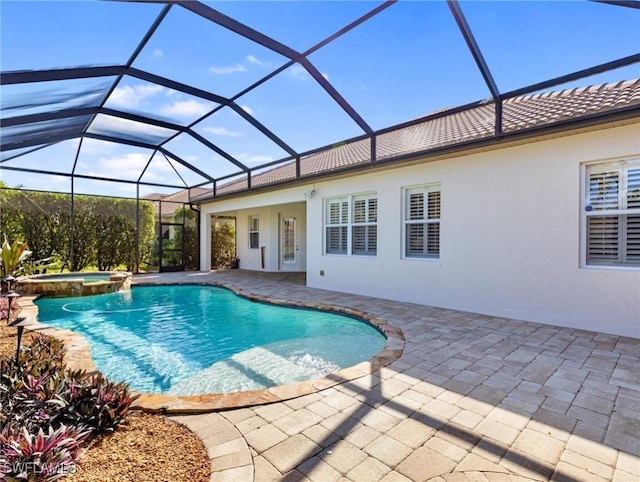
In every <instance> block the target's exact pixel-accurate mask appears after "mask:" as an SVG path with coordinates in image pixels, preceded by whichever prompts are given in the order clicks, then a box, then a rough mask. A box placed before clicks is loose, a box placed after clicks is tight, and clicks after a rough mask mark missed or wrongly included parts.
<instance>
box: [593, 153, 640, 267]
mask: <svg viewBox="0 0 640 482" xmlns="http://www.w3.org/2000/svg"><path fill="white" fill-rule="evenodd" d="M585 171H586V172H585V181H586V186H585V201H584V210H583V213H584V216H585V222H584V226H585V232H586V235H585V238H586V248H585V251H586V262H587V264H588V265H608V266H612V265H624V266H640V159H636V160H632V161H622V162H612V163H606V164H594V165H590V166H587V167H586V169H585Z"/></svg>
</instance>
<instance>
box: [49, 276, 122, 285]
mask: <svg viewBox="0 0 640 482" xmlns="http://www.w3.org/2000/svg"><path fill="white" fill-rule="evenodd" d="M110 276H111V275H110V274H109V273H104V274H100V273H96V274H83V273H72V274H54V275H45V276H40V277H38V278H36V279H38V280H41V281H64V280H69V279H82V280H83V282H84V284H89V283H97V282H99V281H109V277H110Z"/></svg>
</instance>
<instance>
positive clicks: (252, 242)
mask: <svg viewBox="0 0 640 482" xmlns="http://www.w3.org/2000/svg"><path fill="white" fill-rule="evenodd" d="M259 247H260V219H259V218H258V216H250V217H249V248H251V249H258V248H259Z"/></svg>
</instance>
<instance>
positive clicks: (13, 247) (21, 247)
mask: <svg viewBox="0 0 640 482" xmlns="http://www.w3.org/2000/svg"><path fill="white" fill-rule="evenodd" d="M29 256H31V251H29V246H28V245H27V243H26V242H25V241H24V239H22V238H20V237H18V238H16V239H14V240H13V243H11V244H10V243H9V241H8V240H7V236H6V235H4V242H3V243H2V247H1V248H0V274H2V276H9V275H11V276H13V275H15V274H17V271H18V267H19V266H20V263H22V262H23V261H24V260H25V259H26V258H27V257H29Z"/></svg>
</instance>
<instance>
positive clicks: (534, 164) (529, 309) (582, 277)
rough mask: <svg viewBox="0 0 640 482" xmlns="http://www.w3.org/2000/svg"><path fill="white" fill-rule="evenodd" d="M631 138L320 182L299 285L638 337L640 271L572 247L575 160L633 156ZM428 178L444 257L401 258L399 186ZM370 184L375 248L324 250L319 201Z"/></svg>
mask: <svg viewBox="0 0 640 482" xmlns="http://www.w3.org/2000/svg"><path fill="white" fill-rule="evenodd" d="M638 139H640V127H639V126H638V125H637V124H636V125H632V126H626V127H621V128H616V129H607V130H601V131H596V132H590V133H586V134H579V135H573V136H566V137H562V138H558V139H554V140H548V141H540V142H535V143H530V144H526V145H521V146H517V147H511V148H504V149H500V150H496V151H490V152H483V153H479V154H473V155H469V156H464V157H458V158H453V159H447V160H443V161H438V162H433V163H425V164H422V165H415V166H411V167H401V168H398V169H393V170H388V171H384V172H378V173H371V174H365V175H359V176H354V177H351V178H348V179H341V180H334V181H329V182H323V183H316V190H317V192H318V196H316V197H315V198H314V199H312V200H311V201H310V202H309V203H308V205H307V215H308V219H307V223H308V226H309V234H308V245H307V249H308V264H307V284H308V285H309V286H312V287H316V288H323V289H331V290H336V291H344V292H352V293H358V294H364V295H371V296H376V297H381V298H389V299H395V300H401V301H408V302H415V303H420V304H425V305H432V306H439V307H446V308H453V309H457V310H464V311H471V312H477V313H484V314H492V315H496V316H502V317H508V318H515V319H520V320H528V321H537V322H542V323H549V324H556V325H562V326H568V327H575V328H582V329H586V330H595V331H601V332H607V333H614V334H620V335H628V336H635V337H640V269H637V268H636V269H634V268H602V267H600V268H593V267H588V268H587V267H581V253H580V245H581V236H580V228H581V226H580V225H581V215H580V209H581V191H582V190H581V183H582V181H581V163H584V162H588V161H600V160H616V159H620V158H629V157H636V158H637V157H638V156H639V155H640V143H639V142H638ZM434 182H436V183H440V184H441V196H442V200H441V202H442V208H441V226H440V259H438V260H428V259H403V258H402V251H403V246H402V229H403V227H402V205H403V194H402V192H403V188H405V187H410V186H416V185H421V184H429V183H434ZM370 191H376V192H377V195H378V248H377V256H375V257H367V256H340V255H325V254H323V252H324V248H323V239H324V235H323V233H322V226H323V199H326V198H330V197H334V196H341V195H348V194H358V193H364V192H370ZM321 271H323V272H324V275H323V276H321V275H320V272H321Z"/></svg>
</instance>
